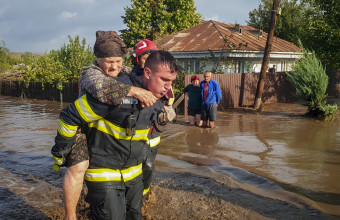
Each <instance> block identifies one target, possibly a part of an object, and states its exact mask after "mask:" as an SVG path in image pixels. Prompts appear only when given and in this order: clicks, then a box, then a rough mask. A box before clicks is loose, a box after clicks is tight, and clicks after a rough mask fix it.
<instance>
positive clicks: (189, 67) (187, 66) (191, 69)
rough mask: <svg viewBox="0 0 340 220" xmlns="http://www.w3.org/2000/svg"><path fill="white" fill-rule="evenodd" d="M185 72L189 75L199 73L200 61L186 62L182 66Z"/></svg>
mask: <svg viewBox="0 0 340 220" xmlns="http://www.w3.org/2000/svg"><path fill="white" fill-rule="evenodd" d="M182 67H183V69H184V71H186V72H188V73H199V71H200V61H199V60H185V61H183V65H182Z"/></svg>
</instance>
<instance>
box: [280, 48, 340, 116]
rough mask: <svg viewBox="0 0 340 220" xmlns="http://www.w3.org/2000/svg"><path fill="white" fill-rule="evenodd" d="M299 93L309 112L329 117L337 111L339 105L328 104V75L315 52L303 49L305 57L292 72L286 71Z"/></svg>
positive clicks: (312, 114) (313, 114)
mask: <svg viewBox="0 0 340 220" xmlns="http://www.w3.org/2000/svg"><path fill="white" fill-rule="evenodd" d="M286 74H287V76H288V80H289V81H290V82H291V83H292V85H293V86H294V87H295V89H296V91H297V94H298V95H299V96H300V97H301V98H303V99H304V100H305V101H306V104H307V106H308V110H309V114H310V115H311V116H317V117H329V116H331V115H333V114H335V112H336V111H337V108H338V107H337V105H327V103H326V102H327V101H326V97H327V94H326V90H327V86H328V76H327V75H326V72H325V69H324V67H323V66H322V64H321V62H320V61H319V60H318V58H317V57H316V55H315V53H314V52H310V51H308V50H305V49H304V50H303V58H301V59H300V60H299V61H297V63H296V65H295V66H294V67H293V70H292V72H290V73H288V72H287V73H286Z"/></svg>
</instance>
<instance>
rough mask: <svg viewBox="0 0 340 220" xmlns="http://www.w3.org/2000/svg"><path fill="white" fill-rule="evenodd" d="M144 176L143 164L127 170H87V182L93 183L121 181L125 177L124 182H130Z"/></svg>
mask: <svg viewBox="0 0 340 220" xmlns="http://www.w3.org/2000/svg"><path fill="white" fill-rule="evenodd" d="M140 174H142V164H139V165H137V166H133V167H130V168H127V169H123V170H119V169H107V168H103V169H87V170H86V173H85V180H87V181H92V182H103V181H121V177H122V176H123V179H124V182H127V181H130V180H132V179H134V178H136V177H137V176H139V175H140Z"/></svg>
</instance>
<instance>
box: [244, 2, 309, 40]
mask: <svg viewBox="0 0 340 220" xmlns="http://www.w3.org/2000/svg"><path fill="white" fill-rule="evenodd" d="M272 5H273V1H272V0H261V3H260V4H259V6H258V8H257V9H254V10H252V11H250V12H249V21H247V24H248V25H250V26H252V27H254V28H257V29H262V30H264V31H265V32H269V22H270V15H271V11H272ZM280 8H281V15H280V16H279V17H278V19H277V25H276V30H275V35H276V36H277V37H279V38H282V39H284V40H287V41H289V42H292V43H295V44H297V43H298V40H299V39H300V38H301V35H302V33H303V32H304V27H305V26H306V18H305V14H306V11H307V7H306V3H304V2H300V1H298V0H281V3H280Z"/></svg>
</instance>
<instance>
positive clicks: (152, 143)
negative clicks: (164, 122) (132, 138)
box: [146, 136, 161, 147]
mask: <svg viewBox="0 0 340 220" xmlns="http://www.w3.org/2000/svg"><path fill="white" fill-rule="evenodd" d="M160 142H161V136H158V137H155V138H153V139H148V140H147V141H146V143H147V144H148V145H149V146H150V147H156V146H157V145H158V144H159V143H160Z"/></svg>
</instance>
